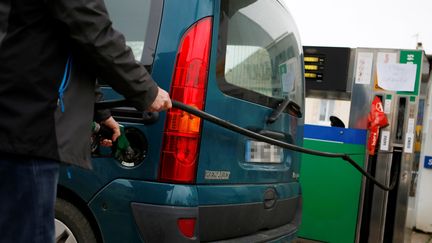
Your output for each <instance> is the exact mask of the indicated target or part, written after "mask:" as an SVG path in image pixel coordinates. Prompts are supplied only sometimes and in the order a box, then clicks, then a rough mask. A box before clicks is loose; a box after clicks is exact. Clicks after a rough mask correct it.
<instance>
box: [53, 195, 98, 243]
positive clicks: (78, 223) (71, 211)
mask: <svg viewBox="0 0 432 243" xmlns="http://www.w3.org/2000/svg"><path fill="white" fill-rule="evenodd" d="M55 218H56V220H58V221H60V222H61V223H62V224H64V225H65V226H66V227H67V228H68V230H70V231H67V230H63V229H61V231H62V232H56V243H64V242H74V241H73V240H71V239H72V236H73V237H75V239H76V241H77V242H78V243H97V240H96V236H95V234H94V232H93V230H92V228H91V225H90V223H89V221H88V220H87V219H86V217H85V216H84V215H83V214H82V213H81V211H80V210H79V209H78V208H77V207H75V206H74V205H73V204H71V203H70V202H68V201H65V200H63V199H61V198H57V202H56V205H55ZM56 231H58V229H57V228H56ZM71 234H72V236H71ZM68 239H69V240H68Z"/></svg>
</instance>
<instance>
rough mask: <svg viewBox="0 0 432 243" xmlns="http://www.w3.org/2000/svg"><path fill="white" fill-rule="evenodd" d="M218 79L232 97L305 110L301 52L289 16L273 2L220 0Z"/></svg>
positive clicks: (280, 6)
mask: <svg viewBox="0 0 432 243" xmlns="http://www.w3.org/2000/svg"><path fill="white" fill-rule="evenodd" d="M218 45H219V49H218V50H219V56H218V67H217V77H218V84H219V87H220V88H221V90H222V91H223V92H225V93H227V94H228V95H232V96H234V97H237V98H241V99H246V100H250V101H252V102H255V103H260V104H263V105H266V106H272V105H273V104H274V102H273V103H272V102H270V101H271V100H272V99H273V100H280V99H285V98H286V97H288V98H290V99H291V100H293V101H295V102H296V103H298V104H299V105H300V106H302V100H303V95H302V92H303V80H302V79H303V73H302V61H301V56H302V49H301V45H300V43H299V34H298V31H297V29H296V27H295V23H294V21H293V19H292V17H291V15H290V14H289V12H288V11H287V10H286V9H285V8H284V7H283V6H282V5H281V4H280V3H279V2H278V1H274V0H256V1H252V0H236V1H232V0H231V1H229V0H222V4H221V15H220V31H219V43H218Z"/></svg>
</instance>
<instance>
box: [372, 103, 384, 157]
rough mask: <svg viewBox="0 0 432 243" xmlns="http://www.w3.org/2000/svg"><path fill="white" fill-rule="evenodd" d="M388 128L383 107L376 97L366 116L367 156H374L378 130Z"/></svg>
mask: <svg viewBox="0 0 432 243" xmlns="http://www.w3.org/2000/svg"><path fill="white" fill-rule="evenodd" d="M386 126H388V120H387V116H386V115H385V113H384V109H383V105H382V102H381V100H380V98H378V97H377V96H375V98H374V100H373V101H372V105H371V110H370V112H369V115H368V130H369V139H368V151H369V155H375V147H376V145H377V142H378V136H379V129H380V128H382V127H386Z"/></svg>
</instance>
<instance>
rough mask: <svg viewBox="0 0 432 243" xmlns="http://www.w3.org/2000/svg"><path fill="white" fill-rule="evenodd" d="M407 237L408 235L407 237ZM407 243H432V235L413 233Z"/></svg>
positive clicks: (303, 242) (308, 242) (300, 242)
mask: <svg viewBox="0 0 432 243" xmlns="http://www.w3.org/2000/svg"><path fill="white" fill-rule="evenodd" d="M405 236H406V235H405ZM293 243H320V242H319V241H312V240H305V239H297V240H294V242H293ZM405 243H432V234H425V233H421V232H416V231H412V232H411V242H405Z"/></svg>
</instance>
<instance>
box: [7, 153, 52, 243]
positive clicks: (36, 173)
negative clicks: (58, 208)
mask: <svg viewBox="0 0 432 243" xmlns="http://www.w3.org/2000/svg"><path fill="white" fill-rule="evenodd" d="M58 174H59V163H58V162H56V161H53V160H47V159H37V158H30V157H28V158H25V157H21V156H16V155H4V154H0V242H1V243H9V242H10V243H15V242H17V243H21V242H22V243H24V242H25V243H28V242H31V243H50V242H54V233H55V232H54V231H55V229H54V205H55V198H56V193H57V181H58Z"/></svg>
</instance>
